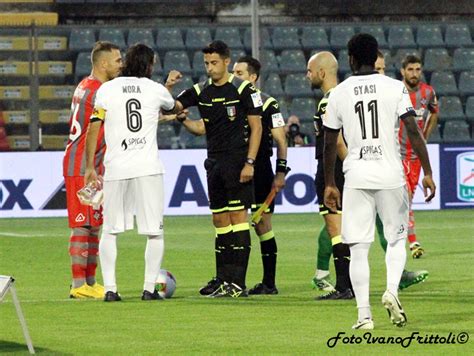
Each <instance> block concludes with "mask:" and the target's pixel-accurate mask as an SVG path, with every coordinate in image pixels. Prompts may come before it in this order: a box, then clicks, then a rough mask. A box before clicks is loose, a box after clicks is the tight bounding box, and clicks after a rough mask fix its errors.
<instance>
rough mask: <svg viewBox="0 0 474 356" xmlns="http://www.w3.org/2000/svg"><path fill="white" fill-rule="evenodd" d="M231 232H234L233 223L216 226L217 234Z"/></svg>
mask: <svg viewBox="0 0 474 356" xmlns="http://www.w3.org/2000/svg"><path fill="white" fill-rule="evenodd" d="M229 232H232V225H227V226H224V227H216V234H218V235H224V234H227V233H229Z"/></svg>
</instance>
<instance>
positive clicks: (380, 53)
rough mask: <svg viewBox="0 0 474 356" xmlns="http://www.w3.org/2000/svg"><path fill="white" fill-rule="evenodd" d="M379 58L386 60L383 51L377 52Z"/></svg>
mask: <svg viewBox="0 0 474 356" xmlns="http://www.w3.org/2000/svg"><path fill="white" fill-rule="evenodd" d="M377 58H385V56H384V55H383V52H382V51H381V50H379V49H378V50H377Z"/></svg>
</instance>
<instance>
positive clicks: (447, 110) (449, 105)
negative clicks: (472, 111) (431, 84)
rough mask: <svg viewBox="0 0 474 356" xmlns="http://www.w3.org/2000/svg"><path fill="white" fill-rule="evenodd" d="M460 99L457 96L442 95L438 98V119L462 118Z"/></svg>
mask: <svg viewBox="0 0 474 356" xmlns="http://www.w3.org/2000/svg"><path fill="white" fill-rule="evenodd" d="M464 118H465V116H464V112H463V110H462V105H461V100H460V99H459V97H458V96H443V97H441V98H440V99H439V120H440V121H441V122H443V121H449V120H464Z"/></svg>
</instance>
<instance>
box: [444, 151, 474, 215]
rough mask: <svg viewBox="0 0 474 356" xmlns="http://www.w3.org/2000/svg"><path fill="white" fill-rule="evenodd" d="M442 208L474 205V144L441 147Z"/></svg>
mask: <svg viewBox="0 0 474 356" xmlns="http://www.w3.org/2000/svg"><path fill="white" fill-rule="evenodd" d="M440 171H441V202H442V208H468V207H474V146H452V145H442V146H441V147H440Z"/></svg>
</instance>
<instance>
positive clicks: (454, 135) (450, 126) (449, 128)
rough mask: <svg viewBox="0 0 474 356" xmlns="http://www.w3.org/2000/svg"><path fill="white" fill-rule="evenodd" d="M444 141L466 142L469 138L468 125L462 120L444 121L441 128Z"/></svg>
mask: <svg viewBox="0 0 474 356" xmlns="http://www.w3.org/2000/svg"><path fill="white" fill-rule="evenodd" d="M443 140H444V141H445V142H468V141H470V140H471V135H470V132H469V125H468V123H467V122H466V121H464V120H452V121H448V122H446V124H445V125H444V130H443Z"/></svg>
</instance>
